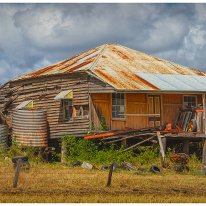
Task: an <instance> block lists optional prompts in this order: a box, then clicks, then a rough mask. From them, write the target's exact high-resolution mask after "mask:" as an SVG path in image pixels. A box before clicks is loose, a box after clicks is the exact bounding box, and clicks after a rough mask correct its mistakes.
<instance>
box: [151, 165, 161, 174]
mask: <svg viewBox="0 0 206 206" xmlns="http://www.w3.org/2000/svg"><path fill="white" fill-rule="evenodd" d="M149 171H150V172H152V173H162V172H161V169H160V168H159V167H158V166H156V165H152V166H151V167H150V169H149Z"/></svg>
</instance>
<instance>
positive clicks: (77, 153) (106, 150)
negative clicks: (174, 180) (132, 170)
mask: <svg viewBox="0 0 206 206" xmlns="http://www.w3.org/2000/svg"><path fill="white" fill-rule="evenodd" d="M63 143H64V145H65V148H66V150H67V152H66V155H65V158H66V160H67V161H72V160H79V161H89V162H91V163H97V164H102V163H104V164H109V163H111V162H113V161H115V162H117V163H121V162H122V161H127V162H131V163H133V164H136V163H139V164H141V165H143V164H149V163H154V161H156V160H157V158H158V148H156V149H151V148H149V147H138V148H139V154H136V153H134V152H133V151H132V150H129V151H125V152H123V149H124V147H123V146H122V147H121V148H117V146H116V145H114V144H111V145H105V144H103V143H102V142H101V141H99V140H97V139H91V140H84V139H82V138H76V137H73V136H67V135H66V136H65V137H64V138H63Z"/></svg>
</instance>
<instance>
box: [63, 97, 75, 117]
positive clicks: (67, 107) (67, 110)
mask: <svg viewBox="0 0 206 206" xmlns="http://www.w3.org/2000/svg"><path fill="white" fill-rule="evenodd" d="M62 106H63V119H64V120H70V119H71V118H72V113H73V107H72V100H69V99H64V100H62Z"/></svg>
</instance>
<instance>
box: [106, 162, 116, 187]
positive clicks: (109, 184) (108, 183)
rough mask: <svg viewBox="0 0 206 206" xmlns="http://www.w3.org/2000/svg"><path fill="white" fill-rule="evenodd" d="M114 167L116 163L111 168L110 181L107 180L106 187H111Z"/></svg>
mask: <svg viewBox="0 0 206 206" xmlns="http://www.w3.org/2000/svg"><path fill="white" fill-rule="evenodd" d="M113 167H114V163H112V164H111V165H110V167H109V175H108V180H107V185H106V186H107V187H110V186H111V182H112V173H113Z"/></svg>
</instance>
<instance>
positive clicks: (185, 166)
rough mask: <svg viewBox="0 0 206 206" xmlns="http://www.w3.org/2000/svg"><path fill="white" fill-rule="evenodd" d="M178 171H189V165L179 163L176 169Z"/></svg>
mask: <svg viewBox="0 0 206 206" xmlns="http://www.w3.org/2000/svg"><path fill="white" fill-rule="evenodd" d="M175 170H176V171H177V172H184V171H186V172H189V170H190V169H189V167H188V166H187V165H178V166H177V167H176V169H175Z"/></svg>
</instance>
